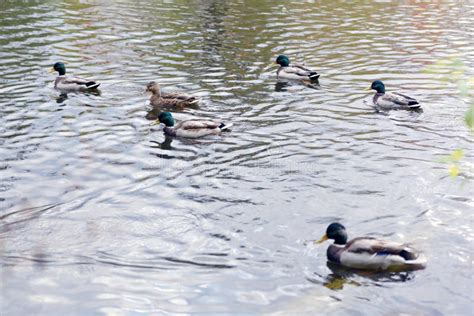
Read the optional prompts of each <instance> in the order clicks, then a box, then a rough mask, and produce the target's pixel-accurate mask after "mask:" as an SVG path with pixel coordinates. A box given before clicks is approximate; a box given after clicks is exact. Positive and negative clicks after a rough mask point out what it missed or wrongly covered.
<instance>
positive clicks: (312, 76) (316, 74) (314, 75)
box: [309, 71, 320, 80]
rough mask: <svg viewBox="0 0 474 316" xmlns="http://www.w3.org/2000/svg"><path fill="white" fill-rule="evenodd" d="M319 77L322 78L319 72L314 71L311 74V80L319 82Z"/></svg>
mask: <svg viewBox="0 0 474 316" xmlns="http://www.w3.org/2000/svg"><path fill="white" fill-rule="evenodd" d="M319 76H320V75H319V74H318V73H317V72H315V71H312V72H311V73H310V74H309V79H311V80H317V79H319Z"/></svg>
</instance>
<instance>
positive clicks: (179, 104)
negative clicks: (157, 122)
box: [146, 81, 199, 108]
mask: <svg viewBox="0 0 474 316" xmlns="http://www.w3.org/2000/svg"><path fill="white" fill-rule="evenodd" d="M146 91H147V92H151V98H150V104H151V105H152V106H154V107H172V108H183V107H187V106H192V105H196V104H197V103H199V99H198V98H197V97H195V96H192V95H188V94H185V93H180V92H170V93H164V92H161V89H160V85H159V84H158V83H156V82H154V81H152V82H150V83H148V84H147V86H146Z"/></svg>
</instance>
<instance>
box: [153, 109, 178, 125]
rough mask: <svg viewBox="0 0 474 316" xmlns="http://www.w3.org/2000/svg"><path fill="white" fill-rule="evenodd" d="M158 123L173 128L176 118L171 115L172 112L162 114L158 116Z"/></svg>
mask: <svg viewBox="0 0 474 316" xmlns="http://www.w3.org/2000/svg"><path fill="white" fill-rule="evenodd" d="M156 123H158V124H159V123H163V124H165V125H166V126H168V127H173V126H174V118H173V115H171V113H170V112H161V113H160V114H159V115H158V120H157V121H156Z"/></svg>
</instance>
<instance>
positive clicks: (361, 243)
mask: <svg viewBox="0 0 474 316" xmlns="http://www.w3.org/2000/svg"><path fill="white" fill-rule="evenodd" d="M328 239H333V240H334V243H333V244H332V245H330V246H329V247H328V249H327V252H326V255H327V259H328V261H329V262H332V263H336V264H339V265H341V266H344V267H347V268H354V269H363V270H376V271H377V270H378V271H380V270H415V269H423V268H424V267H425V266H426V258H425V256H424V254H423V253H421V252H419V251H418V250H416V249H414V248H412V247H411V246H409V245H407V244H401V243H396V242H391V241H385V240H380V239H376V238H373V237H358V238H354V239H352V240H350V241H347V233H346V228H345V227H344V226H343V225H342V224H340V223H332V224H330V225H329V226H328V227H327V229H326V234H325V235H323V237H321V239H319V240H318V241H316V243H322V242H324V241H326V240H328Z"/></svg>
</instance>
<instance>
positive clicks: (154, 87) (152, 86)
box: [145, 81, 161, 96]
mask: <svg viewBox="0 0 474 316" xmlns="http://www.w3.org/2000/svg"><path fill="white" fill-rule="evenodd" d="M145 91H146V92H151V93H153V94H157V95H160V96H161V90H160V85H159V84H158V83H157V82H155V81H152V82H149V83H148V84H147V85H146V90H145Z"/></svg>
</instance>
